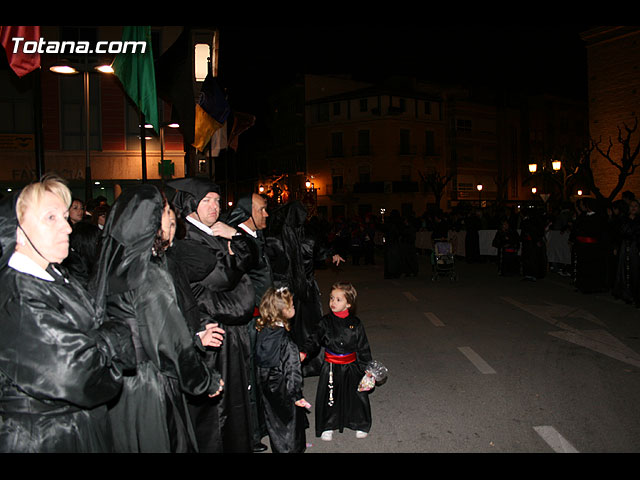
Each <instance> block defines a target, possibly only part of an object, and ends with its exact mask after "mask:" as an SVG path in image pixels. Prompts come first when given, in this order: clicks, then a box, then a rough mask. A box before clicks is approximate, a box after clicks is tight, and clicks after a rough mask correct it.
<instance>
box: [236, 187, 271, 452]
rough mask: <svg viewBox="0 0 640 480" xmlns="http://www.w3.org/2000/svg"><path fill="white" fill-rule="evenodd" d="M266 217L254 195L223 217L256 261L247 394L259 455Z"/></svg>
mask: <svg viewBox="0 0 640 480" xmlns="http://www.w3.org/2000/svg"><path fill="white" fill-rule="evenodd" d="M268 217H269V214H268V213H267V201H266V199H264V198H263V197H262V196H260V195H258V194H257V193H254V194H252V195H246V196H243V197H241V198H240V199H239V200H238V203H237V204H236V207H235V208H234V209H233V210H232V211H231V212H230V213H229V215H228V216H227V217H226V218H225V223H226V224H228V225H229V226H231V227H233V228H235V229H236V233H237V234H238V235H242V236H244V237H245V238H246V239H247V242H249V243H253V244H254V250H255V251H256V252H257V262H256V263H255V265H254V266H253V268H251V270H249V272H248V274H249V277H250V278H251V283H252V284H253V288H254V291H255V308H254V313H253V319H252V320H251V321H250V322H249V324H248V329H249V339H250V343H251V350H250V351H251V360H250V362H251V384H252V385H254V386H255V388H253V389H251V391H250V397H251V403H252V410H253V418H254V422H253V428H254V441H253V450H254V451H255V452H261V451H264V450H266V449H267V446H266V445H264V444H263V443H262V437H264V436H266V435H267V430H266V426H265V423H264V415H263V408H262V401H261V400H262V397H261V395H260V394H259V392H258V390H259V388H260V386H259V384H258V382H257V381H256V367H255V359H254V353H255V345H256V336H257V330H256V326H255V324H256V319H257V318H258V317H259V316H260V312H259V311H258V309H259V306H260V301H261V300H262V296H263V295H264V293H265V291H267V289H268V288H269V287H271V286H272V284H273V275H272V273H271V264H270V262H269V257H268V255H267V245H266V242H265V238H264V229H265V228H266V227H267V218H268Z"/></svg>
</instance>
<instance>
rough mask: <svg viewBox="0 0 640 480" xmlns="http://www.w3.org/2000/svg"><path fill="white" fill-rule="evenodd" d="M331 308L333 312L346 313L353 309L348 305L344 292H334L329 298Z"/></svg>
mask: <svg viewBox="0 0 640 480" xmlns="http://www.w3.org/2000/svg"><path fill="white" fill-rule="evenodd" d="M329 308H330V309H331V311H332V312H344V311H345V310H347V309H348V308H351V304H349V303H347V298H346V296H345V294H344V292H343V291H342V290H332V291H331V295H330V296H329Z"/></svg>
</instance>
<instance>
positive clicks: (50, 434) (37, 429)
mask: <svg viewBox="0 0 640 480" xmlns="http://www.w3.org/2000/svg"><path fill="white" fill-rule="evenodd" d="M16 196H17V194H16ZM13 201H14V198H12V197H7V198H6V199H5V200H3V202H2V206H0V211H1V213H0V246H1V250H2V258H1V259H0V285H2V288H0V318H1V319H2V321H1V322H0V452H4V453H105V452H112V451H113V443H112V439H111V428H110V425H109V421H108V416H107V406H106V403H107V402H108V401H109V400H111V399H113V398H114V397H116V396H117V395H118V393H119V392H120V390H121V388H122V371H123V369H124V368H127V367H131V366H133V365H135V353H134V349H133V343H132V340H131V334H130V333H129V328H128V326H127V325H126V324H125V323H124V322H121V321H119V320H118V319H112V320H104V318H103V317H99V316H98V315H97V314H96V311H95V309H94V305H93V301H92V299H91V298H90V296H89V294H88V293H87V291H86V290H85V289H84V288H83V287H82V286H81V284H80V283H79V282H78V281H77V280H76V279H75V278H73V277H70V276H68V275H67V274H66V270H65V269H64V268H63V267H60V266H59V265H56V266H53V265H49V268H48V269H47V272H48V273H49V274H50V275H51V276H52V278H53V280H45V279H42V278H38V277H36V276H34V275H31V274H29V273H23V272H21V271H18V270H15V269H13V268H11V267H9V266H7V263H8V261H9V257H10V256H11V255H12V253H13V250H14V248H15V235H16V226H17V221H16V220H15V206H14V204H13Z"/></svg>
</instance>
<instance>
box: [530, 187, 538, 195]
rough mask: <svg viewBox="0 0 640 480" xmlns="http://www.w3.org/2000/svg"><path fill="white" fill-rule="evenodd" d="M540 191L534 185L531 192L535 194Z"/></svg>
mask: <svg viewBox="0 0 640 480" xmlns="http://www.w3.org/2000/svg"><path fill="white" fill-rule="evenodd" d="M537 191H538V189H537V188H536V187H532V188H531V193H533V194H534V195H535V193H536V192H537Z"/></svg>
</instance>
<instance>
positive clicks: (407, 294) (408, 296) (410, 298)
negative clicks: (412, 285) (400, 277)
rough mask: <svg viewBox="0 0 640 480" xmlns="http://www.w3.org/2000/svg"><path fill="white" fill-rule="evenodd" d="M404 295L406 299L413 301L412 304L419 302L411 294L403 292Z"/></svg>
mask: <svg viewBox="0 0 640 480" xmlns="http://www.w3.org/2000/svg"><path fill="white" fill-rule="evenodd" d="M402 294H403V295H404V296H405V297H407V298H408V299H409V300H411V301H412V302H417V301H418V299H417V298H416V297H414V296H413V294H412V293H411V292H402Z"/></svg>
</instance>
